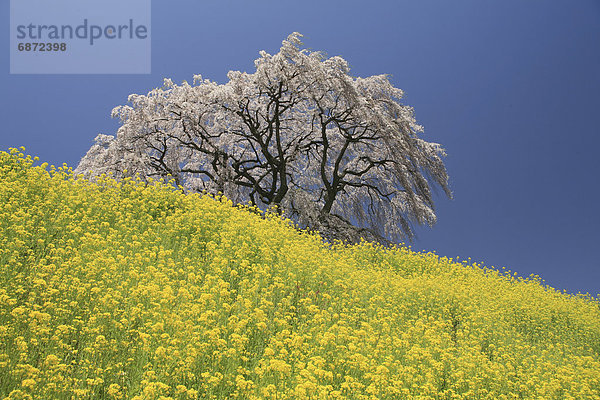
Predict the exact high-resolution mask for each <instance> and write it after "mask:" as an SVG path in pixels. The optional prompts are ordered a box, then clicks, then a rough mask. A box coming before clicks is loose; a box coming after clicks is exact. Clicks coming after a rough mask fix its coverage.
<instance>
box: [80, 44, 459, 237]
mask: <svg viewBox="0 0 600 400" xmlns="http://www.w3.org/2000/svg"><path fill="white" fill-rule="evenodd" d="M300 38H301V35H300V34H299V33H293V34H291V35H290V36H288V38H287V39H286V40H284V41H283V42H282V47H281V49H280V51H279V52H278V53H277V54H275V55H271V54H268V53H266V52H264V51H261V52H260V58H258V59H257V60H256V61H255V66H256V71H255V72H254V73H251V74H249V73H245V72H239V71H230V72H229V73H228V75H227V76H228V79H229V81H228V82H227V83H225V84H217V83H215V82H211V81H209V80H206V79H203V78H202V77H201V76H200V75H197V76H195V77H194V82H193V84H192V85H190V84H188V83H187V82H183V83H182V84H181V85H176V84H174V83H173V82H172V81H171V80H169V79H165V81H164V85H163V87H161V88H157V89H154V90H152V91H150V92H149V93H148V94H147V95H130V96H129V99H128V100H129V103H130V105H126V106H121V107H117V108H115V109H114V110H113V117H119V118H120V119H121V122H122V126H121V127H120V128H119V130H118V131H117V135H116V137H111V136H107V135H100V136H98V137H97V138H96V144H95V145H94V146H92V148H91V149H90V150H89V151H88V153H87V154H86V155H85V157H84V158H83V159H82V160H81V162H80V164H79V166H78V167H77V169H76V171H75V172H76V173H80V174H84V175H87V176H94V175H96V174H100V173H106V172H112V173H113V174H115V176H117V177H120V176H123V174H124V173H125V171H127V173H128V174H139V175H140V176H141V177H142V178H149V177H154V178H159V179H171V178H172V179H174V180H175V183H176V184H177V185H181V186H182V187H184V188H185V189H186V190H189V191H208V192H210V193H213V194H216V193H218V192H220V193H222V194H224V195H225V196H226V197H228V198H230V199H231V200H232V201H234V202H235V203H242V202H247V203H251V204H253V205H256V206H258V207H259V208H262V209H266V208H269V207H275V206H276V207H277V209H279V210H280V212H282V213H283V214H284V215H286V216H288V217H290V218H292V219H293V220H295V221H297V222H298V223H299V224H300V225H301V226H305V227H309V228H311V229H316V230H320V231H321V233H323V234H324V236H326V237H328V238H331V239H334V238H340V237H341V238H343V239H345V240H348V241H356V240H358V238H359V236H364V235H367V236H368V237H370V238H380V239H382V241H383V238H382V237H385V238H387V239H390V240H399V239H411V238H412V237H413V229H412V227H411V226H412V224H414V223H417V224H429V225H432V224H433V223H434V222H435V220H436V215H435V213H434V209H433V207H434V204H433V198H432V191H431V186H430V181H431V182H432V183H433V184H434V185H438V186H440V187H441V188H442V189H443V191H444V192H445V193H446V194H447V195H448V196H449V197H450V196H451V192H450V189H449V187H448V175H447V172H446V169H445V167H444V164H443V162H442V157H443V156H445V153H444V150H443V149H442V147H441V146H440V145H438V144H436V143H430V142H426V141H424V140H423V139H421V138H419V137H418V134H419V133H420V132H422V130H423V129H422V127H421V126H420V125H418V124H417V123H416V121H415V119H414V116H413V110H412V108H411V107H408V106H406V105H402V104H401V103H400V99H401V98H402V96H403V92H402V91H401V90H400V89H398V88H395V87H394V86H393V85H392V84H391V83H390V81H389V77H388V76H387V75H376V76H370V77H367V78H357V77H352V76H351V75H350V73H349V72H350V70H349V67H348V64H347V62H346V61H345V60H344V59H343V58H341V57H330V58H326V57H325V56H324V55H323V54H321V53H319V52H310V51H307V50H305V49H301V45H302V43H301V41H300ZM344 232H345V233H344ZM348 232H354V234H351V233H348Z"/></svg>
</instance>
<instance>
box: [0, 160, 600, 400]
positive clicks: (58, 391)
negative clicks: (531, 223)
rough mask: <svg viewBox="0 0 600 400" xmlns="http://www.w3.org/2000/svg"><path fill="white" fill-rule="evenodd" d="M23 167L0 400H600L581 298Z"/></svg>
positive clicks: (180, 199) (7, 163)
mask: <svg viewBox="0 0 600 400" xmlns="http://www.w3.org/2000/svg"><path fill="white" fill-rule="evenodd" d="M32 163H33V160H31V158H29V157H25V156H24V155H23V154H22V153H20V152H19V151H18V150H15V149H13V150H12V153H11V154H8V153H0V204H1V205H2V207H1V208H0V399H4V398H9V399H26V398H34V399H71V398H73V399H124V398H127V399H129V398H134V399H226V398H240V399H263V398H264V399H329V398H331V399H599V398H600V308H599V304H598V302H597V301H596V300H595V299H592V298H590V297H587V296H572V295H567V294H565V293H561V292H558V291H555V290H554V289H551V288H548V287H545V286H544V285H542V284H541V283H540V281H539V279H536V278H535V277H533V278H531V279H523V278H520V277H516V276H512V275H510V274H509V273H505V274H502V273H498V272H497V271H494V270H490V269H486V268H484V267H482V266H480V265H466V264H464V263H458V262H453V261H452V260H449V259H446V258H440V257H438V256H436V255H434V254H421V253H414V252H411V251H410V250H408V249H406V248H403V247H398V248H394V249H383V248H377V247H375V246H373V245H371V244H368V243H365V244H362V245H357V246H352V247H344V246H337V247H335V248H333V249H330V248H328V247H326V246H325V245H323V243H322V242H321V241H320V240H319V238H318V237H316V236H313V235H309V234H307V233H303V232H299V231H296V230H295V229H294V228H293V227H291V226H290V225H289V224H287V223H285V222H283V221H281V220H279V219H277V218H275V217H269V216H267V217H266V218H261V216H259V215H257V214H256V213H252V212H250V211H249V210H247V209H241V208H235V207H232V206H231V204H230V203H228V202H227V201H217V200H214V199H212V198H210V197H207V196H204V197H202V196H200V195H183V194H181V193H180V192H177V191H174V190H173V189H170V188H168V187H165V186H162V185H158V184H152V185H143V184H142V183H140V182H136V181H134V180H126V181H124V182H122V183H116V182H114V181H112V180H110V179H104V180H100V181H98V182H97V183H94V184H92V183H89V182H86V181H83V180H76V179H73V177H72V176H71V173H70V171H69V169H68V168H66V167H62V168H58V169H56V170H54V169H52V168H50V170H48V168H47V167H46V166H45V165H42V166H40V167H33V166H32ZM506 251H510V249H506ZM565 268H568V266H565Z"/></svg>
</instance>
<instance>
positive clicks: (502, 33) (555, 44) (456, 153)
mask: <svg viewBox="0 0 600 400" xmlns="http://www.w3.org/2000/svg"><path fill="white" fill-rule="evenodd" d="M8 3H9V2H8V1H3V2H2V6H1V8H0V13H1V15H0V18H1V20H2V21H4V22H3V24H5V23H6V25H3V26H7V27H8V21H9V7H8ZM293 31H298V32H301V33H302V34H304V36H305V37H304V42H305V45H306V46H307V47H308V48H311V49H314V50H323V51H325V52H326V53H327V54H328V55H331V56H333V55H341V56H342V57H344V58H346V60H348V62H349V63H350V66H351V68H352V73H353V74H354V75H355V76H369V75H374V74H381V73H387V74H391V75H392V81H393V82H394V84H395V85H396V86H397V87H400V88H401V89H403V90H404V91H405V93H406V98H405V103H406V104H409V105H411V106H413V107H414V108H415V113H416V117H417V120H418V121H419V122H420V123H421V124H422V125H424V127H425V135H424V138H425V139H426V140H429V141H435V142H439V143H441V144H442V145H443V146H444V147H445V148H446V150H447V152H448V157H447V158H446V165H447V168H448V171H449V174H450V176H451V187H452V190H453V192H454V195H455V199H454V200H447V199H444V198H443V197H441V196H440V197H438V201H437V214H438V219H439V222H438V224H437V225H436V226H435V227H433V228H432V229H429V228H423V229H419V230H418V235H419V237H418V239H417V241H416V242H415V243H413V245H412V247H413V249H416V250H421V249H425V250H428V251H435V252H436V253H437V254H440V255H445V256H449V257H456V256H460V257H461V259H462V258H467V257H471V259H472V260H473V261H477V262H483V263H484V264H485V265H487V266H494V267H503V266H504V267H507V268H508V269H511V270H513V271H516V272H518V273H519V275H523V276H527V275H529V274H532V273H534V274H539V275H541V277H542V278H543V279H545V280H546V283H547V284H549V285H551V286H553V287H555V288H558V289H566V290H567V291H569V292H573V293H576V292H578V291H582V292H590V293H591V294H593V295H596V294H597V293H599V292H600V285H599V282H600V261H599V260H600V258H599V256H598V253H599V250H598V248H599V247H600V246H598V244H599V243H600V211H599V209H598V206H597V205H598V203H599V202H600V201H599V200H600V187H599V185H598V184H599V182H600V179H599V176H600V157H599V155H598V152H599V150H600V136H599V134H600V129H599V128H598V125H599V122H598V117H599V116H600V2H598V1H597V0H578V1H568V0H564V1H556V0H555V1H548V0H528V1H522V0H502V1H500V0H498V1H481V0H472V1H452V2H449V1H445V0H444V1H429V0H419V1H398V0H394V1H372V2H367V1H296V2H291V1H265V0H256V1H247V0H243V1H242V0H240V1H227V0H225V1H221V0H219V1H217V0H210V1H209V0H202V1H198V0H194V1H192V0H190V1H159V0H154V1H153V5H152V33H151V34H152V74H150V75H9V49H8V46H9V40H8V28H5V29H4V30H3V32H4V33H3V34H4V36H5V37H4V39H3V40H2V41H0V60H1V62H2V72H1V73H0V87H1V88H2V89H1V92H0V118H1V121H2V129H1V130H0V149H2V150H6V149H7V148H8V147H17V146H25V147H26V148H27V152H28V153H30V154H32V155H37V156H39V157H40V158H41V160H43V161H48V162H50V163H53V164H62V163H63V162H66V163H67V164H69V165H70V166H75V165H76V164H77V162H78V161H79V159H80V158H81V157H82V156H83V155H84V154H85V152H86V150H87V149H88V148H89V147H90V145H91V144H92V140H93V138H94V137H95V136H96V135H97V134H98V133H107V134H112V133H114V132H115V130H116V129H117V127H118V124H117V121H115V120H111V119H110V111H111V109H112V108H113V107H115V106H117V105H121V104H124V103H125V102H126V99H127V96H128V95H129V94H130V93H147V92H148V91H149V90H150V89H152V88H154V87H157V86H161V84H162V80H163V78H165V77H169V78H172V79H173V80H174V81H175V82H181V81H182V80H184V79H185V80H188V81H191V80H192V76H193V75H194V74H202V75H203V76H204V77H206V78H209V79H211V80H216V81H218V82H221V83H223V82H225V80H226V76H225V75H226V73H227V71H228V70H231V69H234V70H246V71H251V70H252V67H253V60H254V59H255V58H257V55H258V51H259V50H262V49H264V50H266V51H267V52H270V53H275V52H277V51H278V49H279V46H280V44H281V41H282V40H283V39H284V38H285V37H286V36H287V35H288V34H289V33H291V32H293Z"/></svg>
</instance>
